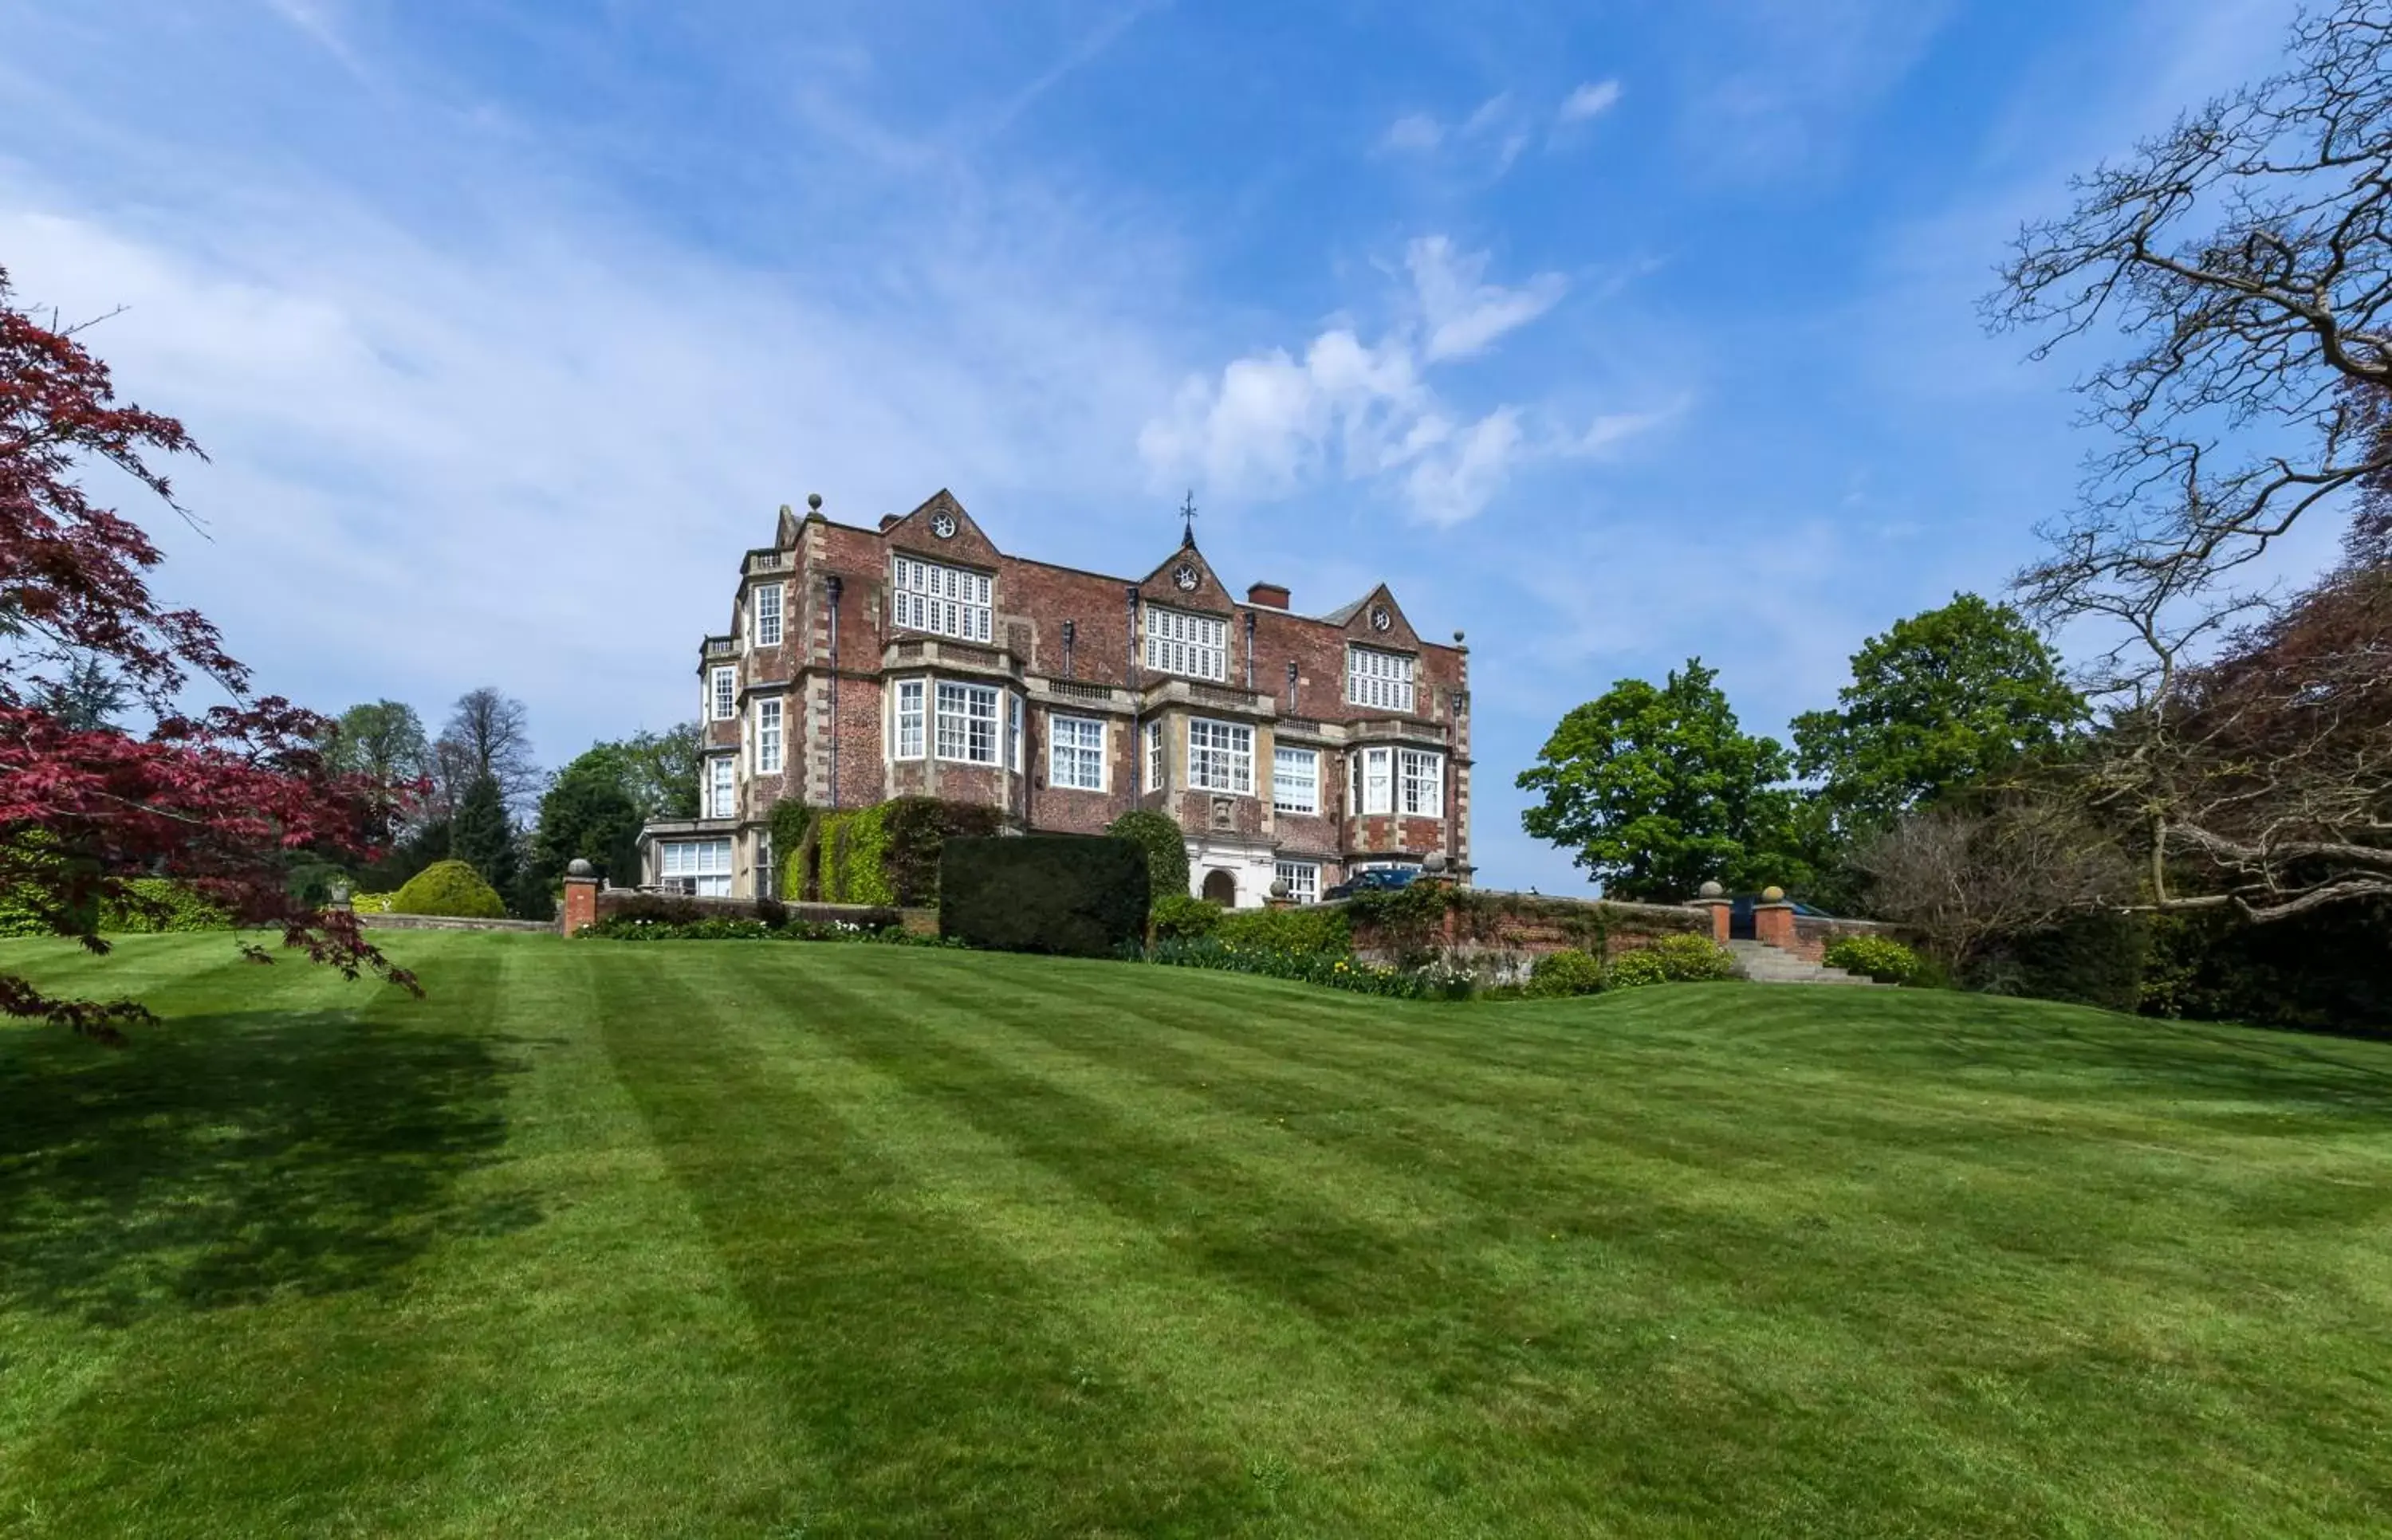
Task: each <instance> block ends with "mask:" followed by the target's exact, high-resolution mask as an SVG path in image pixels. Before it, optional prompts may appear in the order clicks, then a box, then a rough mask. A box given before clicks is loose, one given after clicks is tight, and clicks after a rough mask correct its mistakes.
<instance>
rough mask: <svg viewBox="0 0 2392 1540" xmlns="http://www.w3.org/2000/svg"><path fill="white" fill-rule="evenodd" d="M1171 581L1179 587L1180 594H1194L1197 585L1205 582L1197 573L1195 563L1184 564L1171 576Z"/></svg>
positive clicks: (1180, 564)
mask: <svg viewBox="0 0 2392 1540" xmlns="http://www.w3.org/2000/svg"><path fill="white" fill-rule="evenodd" d="M1171 580H1172V581H1173V582H1175V583H1176V584H1178V585H1179V591H1180V592H1182V593H1194V592H1195V591H1196V585H1197V584H1198V583H1200V582H1202V581H1203V577H1202V575H1201V574H1199V573H1198V572H1197V570H1196V563H1193V562H1182V563H1179V569H1178V570H1177V571H1176V572H1174V573H1173V574H1172V575H1171Z"/></svg>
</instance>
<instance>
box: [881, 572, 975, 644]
mask: <svg viewBox="0 0 2392 1540" xmlns="http://www.w3.org/2000/svg"><path fill="white" fill-rule="evenodd" d="M890 589H891V595H890V597H891V598H892V600H893V601H894V609H895V615H896V621H897V624H898V625H899V626H901V627H903V628H905V629H906V630H909V631H929V632H930V633H932V634H933V635H936V636H951V637H954V638H955V639H956V640H957V641H988V640H989V639H990V638H991V637H993V636H994V634H995V630H996V627H995V617H994V593H995V584H994V581H993V580H992V579H991V578H990V577H989V576H988V574H986V573H984V572H971V571H968V570H967V569H965V568H963V567H949V566H942V565H941V564H939V563H936V562H925V561H922V560H920V559H919V558H917V557H913V556H900V557H898V558H897V559H896V577H895V581H894V582H893V583H892V584H891V585H890Z"/></svg>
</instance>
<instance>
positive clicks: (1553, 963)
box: [1528, 947, 1603, 995]
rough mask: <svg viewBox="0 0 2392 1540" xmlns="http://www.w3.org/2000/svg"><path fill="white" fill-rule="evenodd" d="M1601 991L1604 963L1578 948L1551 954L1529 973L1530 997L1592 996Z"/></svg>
mask: <svg viewBox="0 0 2392 1540" xmlns="http://www.w3.org/2000/svg"><path fill="white" fill-rule="evenodd" d="M1602 988H1603V960H1602V959H1601V958H1599V957H1596V956H1595V955H1594V954H1593V953H1592V952H1585V951H1579V950H1578V949H1577V948H1576V947H1565V948H1563V949H1562V950H1561V951H1549V952H1547V953H1545V954H1544V955H1543V956H1542V957H1540V958H1538V959H1537V960H1536V962H1535V963H1534V964H1531V965H1530V967H1529V969H1528V992H1529V993H1530V994H1537V995H1575V994H1593V993H1595V992H1596V991H1597V990H1601V989H1602Z"/></svg>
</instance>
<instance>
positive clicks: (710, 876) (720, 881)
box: [656, 839, 731, 899]
mask: <svg viewBox="0 0 2392 1540" xmlns="http://www.w3.org/2000/svg"><path fill="white" fill-rule="evenodd" d="M656 866H657V872H656V874H657V876H658V877H659V878H660V879H661V881H662V884H663V886H664V887H665V888H666V890H667V891H669V892H673V893H687V894H691V895H693V896H695V897H697V898H701V899H727V898H729V897H730V896H731V842H730V841H729V840H727V839H669V840H666V841H664V842H663V843H662V844H660V845H659V846H658V847H657V848H656Z"/></svg>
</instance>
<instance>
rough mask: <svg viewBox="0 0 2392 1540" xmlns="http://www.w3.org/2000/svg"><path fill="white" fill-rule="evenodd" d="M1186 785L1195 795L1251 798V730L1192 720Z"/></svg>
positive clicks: (1190, 723)
mask: <svg viewBox="0 0 2392 1540" xmlns="http://www.w3.org/2000/svg"><path fill="white" fill-rule="evenodd" d="M1188 784H1189V787H1191V788H1192V789H1194V790H1197V791H1207V792H1235V793H1238V794H1239V795H1241V796H1252V795H1254V729H1253V728H1250V727H1243V726H1241V725H1239V724H1238V723H1236V722H1214V721H1207V720H1205V719H1204V718H1202V717H1199V718H1195V719H1193V720H1191V721H1190V722H1189V724H1188Z"/></svg>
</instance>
